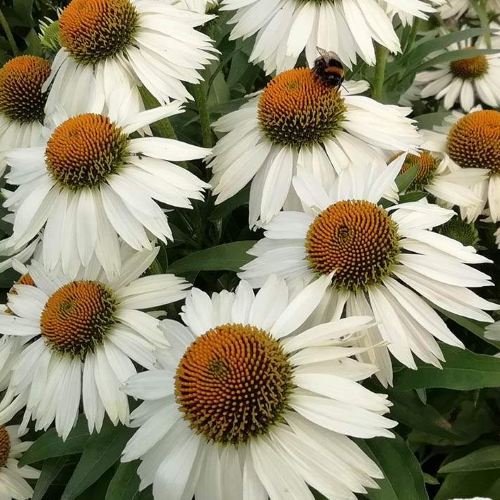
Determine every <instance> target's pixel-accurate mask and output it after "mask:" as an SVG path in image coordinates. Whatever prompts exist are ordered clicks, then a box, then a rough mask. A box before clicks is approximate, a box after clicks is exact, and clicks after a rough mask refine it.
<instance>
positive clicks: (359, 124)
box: [209, 68, 420, 226]
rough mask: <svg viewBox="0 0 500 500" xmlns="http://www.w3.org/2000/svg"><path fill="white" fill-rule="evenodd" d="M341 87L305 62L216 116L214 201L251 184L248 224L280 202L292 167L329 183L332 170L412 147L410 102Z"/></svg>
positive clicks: (358, 86)
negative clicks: (399, 103)
mask: <svg viewBox="0 0 500 500" xmlns="http://www.w3.org/2000/svg"><path fill="white" fill-rule="evenodd" d="M344 86H345V90H344V89H342V90H340V91H339V90H338V89H336V88H333V87H330V86H328V85H327V84H325V83H323V82H322V81H321V80H320V79H319V78H317V76H316V74H315V73H314V71H312V70H310V69H308V68H298V69H293V70H290V71H287V72H285V73H281V74H279V75H278V76H276V77H275V78H274V79H273V80H272V81H271V82H270V83H269V84H268V85H267V87H266V88H265V89H264V90H263V91H262V92H261V93H260V95H258V96H257V97H254V98H253V99H251V100H250V101H249V102H248V103H247V104H246V105H244V106H242V107H241V108H240V109H239V110H238V111H235V112H233V113H230V114H228V115H227V116H224V117H222V118H221V119H220V120H219V121H218V122H216V124H215V127H214V128H215V130H216V131H217V132H220V133H225V134H226V135H225V136H224V137H222V139H221V140H220V141H219V142H218V143H217V144H216V146H215V148H214V151H213V156H214V157H213V159H211V161H210V163H209V167H211V168H212V172H213V179H212V184H213V186H214V194H216V195H217V203H221V202H222V201H224V200H226V199H228V198H230V197H231V196H233V195H235V194H236V193H237V192H238V191H240V190H241V189H243V188H244V187H245V185H246V184H247V183H248V182H251V186H252V187H251V194H250V225H251V226H253V225H255V223H256V222H257V220H260V221H261V222H262V223H267V222H269V221H270V220H271V219H272V217H273V216H274V215H275V214H276V213H277V212H279V210H281V208H282V207H283V205H284V204H285V202H286V200H287V198H288V197H289V195H290V192H291V179H292V176H293V175H294V174H295V173H297V172H309V173H312V174H314V175H315V176H316V177H317V178H318V179H320V180H321V182H323V183H324V184H325V185H331V183H332V182H333V181H334V179H335V177H336V175H337V173H338V172H340V171H342V170H343V169H345V168H348V167H349V166H351V165H352V164H356V163H359V162H361V163H362V162H368V161H371V160H373V158H374V157H375V158H380V159H383V152H384V151H387V150H391V151H392V150H393V149H394V146H395V145H396V144H397V145H399V147H400V148H401V150H403V151H408V150H411V151H413V152H416V148H417V147H418V144H419V143H420V136H419V134H418V132H417V130H416V128H415V126H414V125H413V122H412V120H410V119H409V118H407V117H406V116H407V115H408V114H409V113H410V108H398V107H396V106H386V105H383V104H380V103H378V102H376V101H374V100H372V99H370V98H368V97H363V96H359V95H356V94H357V93H360V92H363V91H364V90H366V88H367V86H366V84H365V83H364V82H356V83H351V82H346V83H345V84H344ZM381 121H383V122H384V125H385V126H384V128H383V129H381V128H380V123H381Z"/></svg>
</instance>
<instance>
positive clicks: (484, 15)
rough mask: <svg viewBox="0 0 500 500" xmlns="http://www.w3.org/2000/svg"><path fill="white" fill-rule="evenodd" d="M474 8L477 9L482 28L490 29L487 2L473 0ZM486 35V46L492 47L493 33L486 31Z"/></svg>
mask: <svg viewBox="0 0 500 500" xmlns="http://www.w3.org/2000/svg"><path fill="white" fill-rule="evenodd" d="M471 4H472V8H473V9H474V10H475V11H476V14H477V17H478V18H479V22H480V23H481V28H483V29H489V28H490V21H489V19H488V12H487V5H486V2H481V1H477V0H471ZM483 36H484V41H485V42H486V47H488V49H491V34H490V33H486V34H485V35H483Z"/></svg>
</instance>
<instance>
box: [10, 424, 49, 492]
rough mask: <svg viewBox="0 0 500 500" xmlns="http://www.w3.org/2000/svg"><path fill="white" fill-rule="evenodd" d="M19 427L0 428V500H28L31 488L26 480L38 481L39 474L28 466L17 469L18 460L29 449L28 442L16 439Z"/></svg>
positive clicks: (29, 444)
mask: <svg viewBox="0 0 500 500" xmlns="http://www.w3.org/2000/svg"><path fill="white" fill-rule="evenodd" d="M18 430H19V426H17V425H9V426H6V427H1V426H0V498H1V499H2V500H13V499H14V500H28V498H31V497H32V496H33V488H32V487H31V486H30V484H29V483H28V482H27V481H26V479H38V477H39V476H40V472H39V471H38V470H36V469H34V468H33V467H30V466H29V465H25V466H23V467H19V464H18V462H19V458H21V455H22V453H23V452H25V451H26V450H28V449H29V447H30V446H31V443H30V442H29V441H24V442H23V441H21V440H20V439H19V437H18Z"/></svg>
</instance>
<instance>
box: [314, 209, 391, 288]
mask: <svg viewBox="0 0 500 500" xmlns="http://www.w3.org/2000/svg"><path fill="white" fill-rule="evenodd" d="M306 249H307V253H308V258H309V262H310V264H311V267H312V269H313V270H314V271H316V272H320V273H323V274H330V273H331V272H334V273H335V274H334V276H333V286H335V287H336V288H338V289H340V290H348V291H351V292H357V291H360V290H367V289H368V288H369V287H370V285H374V284H376V283H379V282H380V281H381V280H382V279H383V278H384V277H385V276H387V275H388V274H389V273H390V270H391V268H392V266H393V265H394V263H395V261H396V257H397V255H398V253H399V243H398V234H397V226H396V224H395V222H394V221H393V220H392V219H391V218H390V217H389V214H388V213H387V212H386V211H385V210H384V209H383V208H381V207H379V206H377V205H375V204H374V203H370V202H368V201H361V200H356V201H352V200H351V201H340V202H338V203H335V204H334V205H330V206H329V207H328V208H327V209H326V210H324V211H323V212H321V214H319V215H318V216H317V217H316V219H315V220H314V222H313V223H312V224H311V226H310V227H309V232H308V233H307V239H306Z"/></svg>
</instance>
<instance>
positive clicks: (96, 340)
mask: <svg viewBox="0 0 500 500" xmlns="http://www.w3.org/2000/svg"><path fill="white" fill-rule="evenodd" d="M115 312H116V299H115V297H114V294H113V292H112V291H111V290H110V289H109V288H108V287H106V286H105V285H103V284H102V283H100V282H98V281H73V282H71V283H68V284H67V285H64V286H62V287H61V288H59V290H57V291H56V292H55V293H54V294H53V295H52V296H51V297H50V298H49V300H48V301H47V303H46V304H45V308H44V310H43V313H42V317H41V320H40V329H41V332H42V335H43V337H44V338H45V342H46V343H47V345H48V346H49V347H50V348H51V349H53V350H54V351H56V352H59V353H61V354H68V355H70V356H74V357H80V358H82V359H84V358H85V356H86V354H87V353H88V352H90V351H92V352H93V351H94V349H95V347H96V346H97V345H99V344H102V342H103V340H104V337H105V336H106V333H107V332H108V330H109V328H110V327H111V326H112V325H113V324H114V323H115V319H114V316H115Z"/></svg>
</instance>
